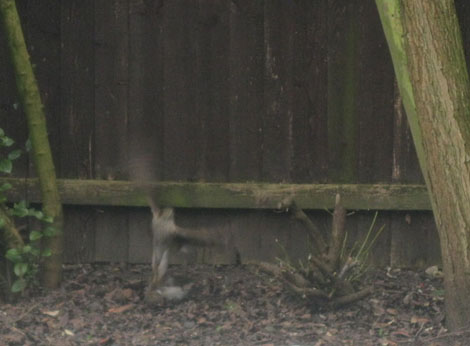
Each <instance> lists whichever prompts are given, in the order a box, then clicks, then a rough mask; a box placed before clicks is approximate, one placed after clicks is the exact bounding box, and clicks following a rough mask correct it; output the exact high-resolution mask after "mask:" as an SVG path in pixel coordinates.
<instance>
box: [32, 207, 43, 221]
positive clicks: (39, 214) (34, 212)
mask: <svg viewBox="0 0 470 346" xmlns="http://www.w3.org/2000/svg"><path fill="white" fill-rule="evenodd" d="M29 216H34V217H35V218H36V219H38V220H42V219H43V218H44V213H43V212H42V211H40V210H36V209H33V208H31V209H29Z"/></svg>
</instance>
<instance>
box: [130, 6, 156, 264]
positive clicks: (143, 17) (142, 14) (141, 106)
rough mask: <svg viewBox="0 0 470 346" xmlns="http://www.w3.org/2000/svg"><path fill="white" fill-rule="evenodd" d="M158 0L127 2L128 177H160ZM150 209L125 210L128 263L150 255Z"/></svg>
mask: <svg viewBox="0 0 470 346" xmlns="http://www.w3.org/2000/svg"><path fill="white" fill-rule="evenodd" d="M164 15H165V6H164V3H163V2H158V1H155V2H143V1H141V0H131V1H130V3H129V100H128V104H129V111H128V117H129V128H128V131H129V132H128V133H129V173H130V178H131V179H132V180H159V179H161V178H162V176H163V165H162V158H163V126H164V122H163V120H164V118H163V88H164V85H163V48H164V45H163V43H162V42H161V41H162V35H161V31H162V20H163V16H164ZM150 219H151V213H150V210H149V209H148V208H143V209H138V210H132V211H131V212H130V213H129V261H130V262H132V263H142V262H146V263H148V262H149V261H150V259H151V253H152V240H151V230H150Z"/></svg>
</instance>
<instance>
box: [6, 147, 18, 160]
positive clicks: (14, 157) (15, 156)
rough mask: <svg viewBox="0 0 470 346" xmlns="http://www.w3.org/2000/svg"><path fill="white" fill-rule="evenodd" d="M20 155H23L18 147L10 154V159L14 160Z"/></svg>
mask: <svg viewBox="0 0 470 346" xmlns="http://www.w3.org/2000/svg"><path fill="white" fill-rule="evenodd" d="M20 156H21V149H16V150H13V151H12V152H10V153H9V154H8V159H9V160H12V161H13V160H16V159H17V158H18V157H20Z"/></svg>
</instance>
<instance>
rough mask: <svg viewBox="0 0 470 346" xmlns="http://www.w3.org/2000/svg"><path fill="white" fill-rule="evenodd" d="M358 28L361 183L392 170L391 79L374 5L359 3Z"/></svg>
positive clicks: (384, 177)
mask: <svg viewBox="0 0 470 346" xmlns="http://www.w3.org/2000/svg"><path fill="white" fill-rule="evenodd" d="M356 17H358V19H359V20H360V23H361V25H360V26H359V28H358V36H359V41H358V49H359V62H358V75H357V78H358V85H357V89H358V91H357V94H356V98H357V100H356V105H357V111H358V114H359V119H358V120H359V139H358V140H359V157H358V160H359V162H358V165H359V172H358V179H359V182H360V183H368V184H371V183H379V182H390V181H391V171H392V148H393V132H392V131H391V129H392V128H393V116H394V106H393V97H394V80H395V73H394V70H393V65H392V60H391V58H390V53H389V51H388V46H387V42H386V40H385V36H384V34H383V31H382V25H381V23H380V18H379V14H378V12H377V6H376V5H375V3H374V2H373V1H365V2H361V5H360V6H358V7H357V8H356Z"/></svg>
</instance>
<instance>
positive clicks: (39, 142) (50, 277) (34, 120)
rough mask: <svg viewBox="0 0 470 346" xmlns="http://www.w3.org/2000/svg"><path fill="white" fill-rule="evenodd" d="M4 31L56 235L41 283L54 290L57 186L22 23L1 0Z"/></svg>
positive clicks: (58, 255)
mask: <svg viewBox="0 0 470 346" xmlns="http://www.w3.org/2000/svg"><path fill="white" fill-rule="evenodd" d="M0 14H1V17H2V22H3V29H4V33H5V36H6V38H7V43H8V48H9V50H10V55H11V61H12V63H13V67H14V70H15V76H16V85H17V89H18V94H19V97H20V100H21V103H22V105H23V108H24V111H25V113H26V117H27V123H28V130H29V137H30V139H31V144H32V156H33V161H34V166H35V169H36V173H37V175H38V178H39V182H40V183H39V184H40V188H41V194H42V204H43V211H44V213H45V214H46V215H48V216H50V217H52V218H53V219H54V226H55V228H56V229H57V231H58V232H57V235H56V236H55V237H52V238H49V241H48V244H46V246H47V247H48V248H49V249H51V251H52V256H51V257H49V258H48V259H47V260H46V262H45V266H44V271H43V283H44V285H45V286H46V287H49V288H54V287H57V286H58V284H59V283H60V280H61V268H62V253H63V232H62V224H63V216H62V204H61V202H60V197H59V192H58V189H57V183H56V174H55V168H54V163H53V161H52V154H51V150H50V146H49V140H48V137H47V127H46V117H45V114H44V107H43V105H42V102H41V97H40V94H39V89H38V85H37V82H36V79H35V77H34V72H33V69H32V66H31V62H30V59H29V54H28V51H27V49H26V44H25V41H24V36H23V31H22V29H21V22H20V19H19V16H18V11H17V8H16V4H15V1H14V0H0Z"/></svg>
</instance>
